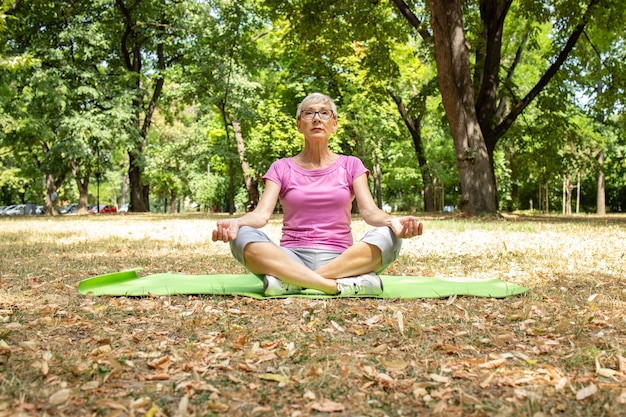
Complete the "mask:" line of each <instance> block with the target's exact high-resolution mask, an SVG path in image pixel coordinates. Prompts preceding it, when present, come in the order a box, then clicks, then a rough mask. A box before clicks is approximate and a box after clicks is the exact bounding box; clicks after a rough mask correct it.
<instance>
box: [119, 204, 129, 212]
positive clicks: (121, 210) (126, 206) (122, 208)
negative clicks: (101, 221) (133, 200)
mask: <svg viewBox="0 0 626 417" xmlns="http://www.w3.org/2000/svg"><path fill="white" fill-rule="evenodd" d="M118 212H120V213H128V203H126V204H124V205H123V206H122V207H120V209H119V210H118Z"/></svg>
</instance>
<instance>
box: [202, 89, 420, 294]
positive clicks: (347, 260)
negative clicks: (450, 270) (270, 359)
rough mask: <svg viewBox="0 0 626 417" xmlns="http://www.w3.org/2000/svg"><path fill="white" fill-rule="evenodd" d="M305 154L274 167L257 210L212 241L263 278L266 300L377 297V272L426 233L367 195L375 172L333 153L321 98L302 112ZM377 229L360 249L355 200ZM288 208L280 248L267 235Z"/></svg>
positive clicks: (331, 116)
mask: <svg viewBox="0 0 626 417" xmlns="http://www.w3.org/2000/svg"><path fill="white" fill-rule="evenodd" d="M296 123H297V127H298V132H300V133H301V134H302V135H303V136H304V146H303V148H302V151H301V152H300V153H299V154H297V155H295V156H293V157H291V158H283V159H279V160H278V161H275V162H274V163H273V164H272V165H271V166H270V168H269V170H268V171H267V173H266V174H265V175H264V176H263V180H264V181H265V191H264V192H263V195H262V196H261V198H260V200H259V204H258V205H257V206H256V207H255V208H254V210H253V211H251V212H248V213H246V214H245V215H243V216H241V217H239V218H230V219H224V220H220V221H218V222H217V225H216V228H215V230H214V231H213V236H212V238H213V241H223V242H227V243H228V242H230V247H231V251H232V253H233V255H234V257H235V258H236V259H237V260H238V261H239V262H240V263H241V264H242V265H244V266H245V267H246V268H247V269H248V270H249V271H251V272H253V273H254V274H256V275H257V276H259V278H261V279H263V283H264V292H265V295H267V296H275V295H285V294H297V293H299V292H300V291H301V290H302V289H303V288H313V289H316V290H320V291H323V292H324V293H326V294H338V295H342V296H349V295H374V296H375V295H379V294H381V293H382V291H383V285H382V282H381V280H380V277H379V276H378V273H380V272H381V271H383V270H384V269H385V268H386V267H387V266H389V264H391V262H393V261H394V260H395V259H396V258H397V256H398V254H399V252H400V246H401V238H410V237H413V236H416V235H420V234H422V224H421V223H420V222H418V220H417V218H416V217H414V216H391V215H389V214H387V213H385V212H384V211H383V210H381V209H379V208H378V206H377V205H376V203H375V202H374V199H373V198H372V194H371V192H370V190H369V187H368V184H367V179H368V176H369V170H368V169H367V168H365V166H364V165H363V163H362V162H361V160H360V159H358V158H356V157H354V156H346V155H339V154H336V153H334V152H332V151H331V150H330V149H329V147H328V141H329V139H330V136H331V135H332V134H333V133H335V132H336V130H337V107H336V106H335V103H334V102H333V100H332V99H331V98H330V97H328V96H326V95H324V94H320V93H313V94H310V95H309V96H307V97H306V98H305V99H304V100H302V102H301V103H300V105H299V106H298V109H297V111H296ZM355 198H356V201H357V204H358V207H359V211H360V215H361V217H362V218H363V220H365V222H366V223H367V224H369V225H371V226H374V228H373V229H371V230H369V231H368V232H367V233H366V234H365V236H364V237H363V238H362V239H361V240H359V241H358V242H354V241H353V237H352V230H351V228H350V221H351V214H350V213H351V209H352V201H353V200H354V199H355ZM278 201H280V203H281V204H282V207H283V212H284V216H283V229H282V237H281V240H280V245H277V244H276V243H274V242H273V241H271V240H270V238H269V237H268V236H267V235H266V234H265V233H264V232H263V231H261V230H259V229H260V228H262V227H263V226H265V225H266V224H267V222H268V221H269V219H270V216H271V215H272V213H273V212H274V208H275V207H276V203H277V202H278Z"/></svg>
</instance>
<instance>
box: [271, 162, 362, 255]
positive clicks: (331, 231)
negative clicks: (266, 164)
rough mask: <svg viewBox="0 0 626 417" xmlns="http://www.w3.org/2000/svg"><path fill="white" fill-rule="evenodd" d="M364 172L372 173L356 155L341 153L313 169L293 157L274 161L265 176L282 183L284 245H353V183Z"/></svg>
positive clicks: (334, 247)
mask: <svg viewBox="0 0 626 417" xmlns="http://www.w3.org/2000/svg"><path fill="white" fill-rule="evenodd" d="M362 174H366V175H368V176H369V170H368V169H367V168H365V166H364V165H363V162H361V160H360V159H359V158H356V157H354V156H346V155H341V156H339V159H338V160H337V161H335V162H334V163H333V164H332V165H331V166H329V167H327V168H322V169H311V170H309V169H304V168H302V167H301V166H299V165H298V164H296V163H295V162H294V161H293V160H292V159H291V158H283V159H279V160H278V161H276V162H274V163H273V164H272V165H271V166H270V168H269V169H268V170H267V173H266V174H265V175H264V176H263V179H264V180H271V181H273V182H275V183H276V184H278V185H279V186H280V194H279V196H278V198H279V201H280V203H281V204H282V206H283V212H284V216H283V235H282V238H281V240H280V244H281V246H284V247H288V248H308V249H325V250H331V251H337V252H343V251H344V250H346V249H347V248H348V247H350V246H351V245H352V242H353V239H352V229H351V228H350V220H351V217H350V212H351V210H352V200H354V190H353V188H352V183H353V182H354V180H355V179H356V178H357V177H359V176H360V175H362Z"/></svg>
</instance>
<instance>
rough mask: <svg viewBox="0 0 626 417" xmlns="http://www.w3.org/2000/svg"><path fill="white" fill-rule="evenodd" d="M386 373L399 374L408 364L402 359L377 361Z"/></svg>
mask: <svg viewBox="0 0 626 417" xmlns="http://www.w3.org/2000/svg"><path fill="white" fill-rule="evenodd" d="M378 361H379V362H380V363H381V365H383V366H384V367H385V369H386V370H387V371H388V372H400V371H402V370H404V369H406V367H407V366H409V363H408V362H407V361H405V360H402V359H384V358H381V359H379V360H378Z"/></svg>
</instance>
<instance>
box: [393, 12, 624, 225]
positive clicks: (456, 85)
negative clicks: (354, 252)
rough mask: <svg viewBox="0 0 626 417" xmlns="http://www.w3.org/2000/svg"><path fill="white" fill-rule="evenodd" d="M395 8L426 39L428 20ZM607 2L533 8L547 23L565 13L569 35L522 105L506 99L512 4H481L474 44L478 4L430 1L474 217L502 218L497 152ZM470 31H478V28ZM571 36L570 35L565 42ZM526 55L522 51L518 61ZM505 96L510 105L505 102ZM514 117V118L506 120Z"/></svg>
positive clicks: (467, 204) (560, 22) (443, 85)
mask: <svg viewBox="0 0 626 417" xmlns="http://www.w3.org/2000/svg"><path fill="white" fill-rule="evenodd" d="M394 2H395V3H396V4H397V6H398V8H399V10H400V11H401V12H402V13H403V15H404V16H405V18H406V19H407V20H408V21H409V22H410V23H411V24H412V25H413V26H414V27H415V29H416V30H419V31H421V32H423V31H424V28H423V26H422V21H421V20H420V19H417V18H416V17H415V15H414V14H413V13H412V12H411V9H410V8H409V6H408V5H407V4H406V3H405V2H404V1H402V0H394ZM599 3H600V0H590V1H589V2H588V4H586V5H584V7H583V8H577V5H548V4H539V5H536V7H535V8H534V9H532V12H533V15H534V17H535V18H539V19H542V18H543V19H546V18H547V16H548V15H549V13H548V10H552V11H555V10H556V11H557V12H559V13H560V14H559V15H558V16H557V17H556V18H554V23H555V27H559V26H561V27H562V29H563V30H561V31H560V32H559V33H560V34H561V35H560V36H555V38H556V39H557V41H561V40H562V41H563V43H562V44H561V46H560V47H558V48H560V50H558V53H557V54H556V56H555V57H554V59H553V62H552V64H551V65H550V66H549V67H548V68H547V69H546V70H545V72H544V73H543V74H542V75H541V77H540V78H539V79H538V80H537V82H536V84H535V85H534V86H533V88H531V89H530V90H529V91H528V92H527V93H526V94H525V95H524V96H523V97H522V98H521V99H520V98H517V97H515V96H507V94H505V92H504V91H503V90H504V86H503V84H502V83H501V77H500V72H501V71H502V46H503V36H504V31H503V28H504V22H505V19H506V18H507V15H508V13H509V11H510V9H511V5H512V2H511V1H499V0H484V1H481V2H479V7H478V11H479V16H480V24H479V25H477V27H476V28H475V30H476V32H475V33H473V34H472V37H468V36H467V33H466V27H468V25H467V22H466V21H464V14H466V15H467V16H469V15H470V13H472V12H473V9H472V5H468V7H467V9H465V11H464V9H463V7H462V3H461V2H460V1H459V0H453V1H446V2H439V1H434V0H431V1H429V6H430V12H431V28H432V31H433V35H434V42H435V57H436V61H437V68H438V78H439V87H440V91H441V95H442V99H443V103H444V107H445V109H446V116H447V118H448V122H449V124H450V127H451V134H452V137H453V140H454V144H455V148H456V154H457V164H458V167H459V174H460V177H461V189H462V194H463V199H462V200H463V201H462V203H463V205H464V208H465V210H466V211H467V212H468V213H469V214H471V215H475V214H480V213H492V214H494V213H496V211H497V202H496V198H497V192H496V184H495V175H494V160H493V153H494V150H495V148H496V145H497V143H498V141H499V140H500V139H501V138H502V137H503V135H504V134H505V133H506V132H507V130H508V129H509V128H510V127H511V125H512V124H513V123H514V121H515V120H516V119H517V117H518V116H519V115H520V114H521V113H522V112H523V111H524V110H525V109H526V107H527V106H528V105H529V104H530V103H531V102H532V101H533V100H534V99H535V98H536V97H537V96H538V95H539V94H540V93H541V91H542V90H543V89H544V88H545V86H546V85H547V84H548V82H550V80H551V79H552V78H553V77H554V76H555V74H556V73H557V71H558V70H559V69H560V68H561V67H562V65H563V64H564V62H565V60H566V59H567V58H568V56H569V55H570V53H571V52H572V50H573V48H574V46H575V45H576V44H577V42H578V40H579V38H580V36H581V34H582V33H583V31H584V29H585V27H586V26H587V24H588V23H589V22H590V21H591V20H592V16H593V15H594V13H595V12H596V10H597V6H598V4H599ZM612 6H613V7H615V5H612ZM531 7H532V6H531ZM526 11H527V12H529V14H530V12H531V10H530V9H529V10H526ZM469 27H472V26H471V24H470V25H469ZM563 33H565V34H566V38H565V39H563V35H562V34H563ZM470 42H471V44H472V48H471V50H472V51H474V54H475V59H474V61H475V63H476V65H475V67H474V70H473V72H472V67H471V64H470V61H471V60H470V54H469V52H470V48H469V47H468V46H469V44H470ZM524 45H525V40H524V41H523V42H521V43H520V48H521V47H523V46H524ZM520 53H521V50H520V51H519V52H518V54H517V55H516V57H519V54H520ZM515 63H516V61H515V60H513V61H512V64H511V65H510V67H509V71H510V72H509V75H510V73H511V72H512V71H514V69H515ZM472 74H473V78H472ZM509 79H510V77H509ZM505 97H506V99H507V100H508V103H507V102H505V101H504V99H505ZM506 110H508V113H506V114H505V111H506Z"/></svg>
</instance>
